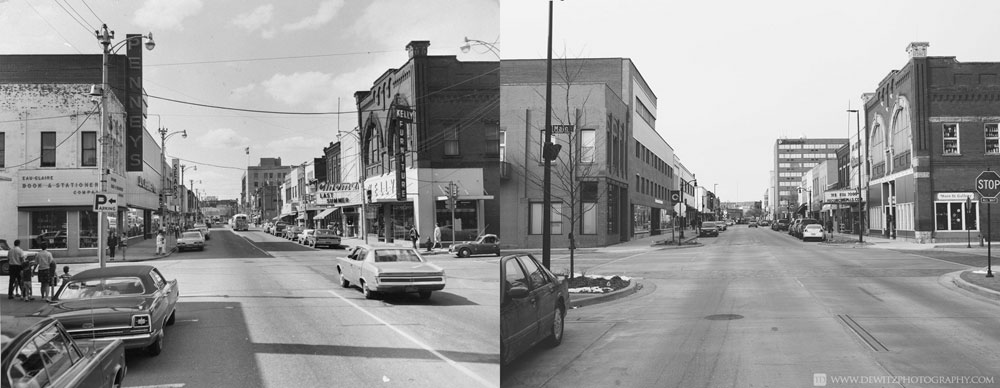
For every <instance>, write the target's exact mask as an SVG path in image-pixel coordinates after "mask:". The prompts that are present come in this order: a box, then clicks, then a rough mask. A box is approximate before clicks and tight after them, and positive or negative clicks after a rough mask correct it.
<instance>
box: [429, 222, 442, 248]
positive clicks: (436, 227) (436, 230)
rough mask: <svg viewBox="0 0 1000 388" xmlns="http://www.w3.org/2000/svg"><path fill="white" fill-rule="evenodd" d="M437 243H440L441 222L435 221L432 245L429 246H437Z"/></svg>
mask: <svg viewBox="0 0 1000 388" xmlns="http://www.w3.org/2000/svg"><path fill="white" fill-rule="evenodd" d="M439 244H441V224H438V223H435V224H434V245H432V246H431V247H432V248H437V247H438V245H439Z"/></svg>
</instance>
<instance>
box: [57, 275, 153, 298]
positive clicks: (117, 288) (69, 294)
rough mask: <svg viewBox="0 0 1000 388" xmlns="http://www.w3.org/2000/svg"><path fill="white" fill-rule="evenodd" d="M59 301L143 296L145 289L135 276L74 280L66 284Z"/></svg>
mask: <svg viewBox="0 0 1000 388" xmlns="http://www.w3.org/2000/svg"><path fill="white" fill-rule="evenodd" d="M61 292H62V293H61V294H59V299H62V300H66V299H90V298H104V297H109V296H121V295H142V294H144V293H145V287H143V285H142V281H141V280H139V278H137V277H134V276H129V277H111V278H102V279H88V280H74V281H70V282H69V283H67V284H66V286H65V287H63V288H62V291H61Z"/></svg>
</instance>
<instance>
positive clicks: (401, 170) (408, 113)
mask: <svg viewBox="0 0 1000 388" xmlns="http://www.w3.org/2000/svg"><path fill="white" fill-rule="evenodd" d="M390 109H391V111H390V113H389V114H390V115H391V119H390V120H392V121H393V122H394V123H392V124H394V125H393V126H394V127H395V129H396V139H397V143H396V200H397V201H405V200H406V131H407V129H408V128H407V125H406V124H410V123H413V110H412V109H410V108H408V107H406V105H402V104H400V105H396V104H393V106H392V107H391V108H390Z"/></svg>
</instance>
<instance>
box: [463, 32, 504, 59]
mask: <svg viewBox="0 0 1000 388" xmlns="http://www.w3.org/2000/svg"><path fill="white" fill-rule="evenodd" d="M497 43H500V42H499V41H496V42H492V43H490V42H484V41H481V40H478V39H469V37H465V44H463V45H462V47H459V48H460V49H461V50H462V52H463V53H468V52H469V51H471V50H472V46H483V47H486V49H487V50H490V52H491V53H493V55H496V56H497V59H500V48H499V47H497V46H496V45H497Z"/></svg>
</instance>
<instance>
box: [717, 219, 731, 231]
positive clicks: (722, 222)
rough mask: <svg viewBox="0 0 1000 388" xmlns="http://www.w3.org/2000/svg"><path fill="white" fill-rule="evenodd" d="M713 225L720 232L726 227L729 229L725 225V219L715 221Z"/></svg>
mask: <svg viewBox="0 0 1000 388" xmlns="http://www.w3.org/2000/svg"><path fill="white" fill-rule="evenodd" d="M715 226H716V227H718V228H719V231H720V232H725V231H726V230H727V229H729V228H728V227H727V226H726V222H725V221H715Z"/></svg>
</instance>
